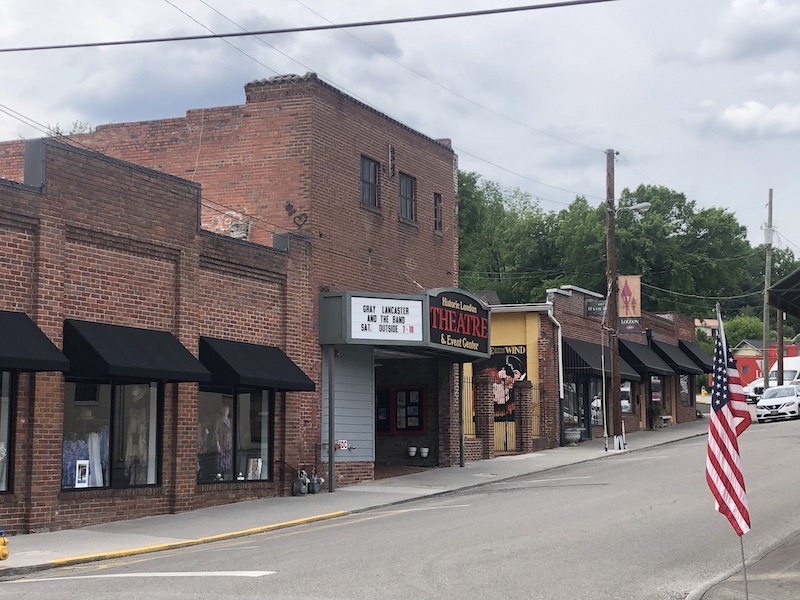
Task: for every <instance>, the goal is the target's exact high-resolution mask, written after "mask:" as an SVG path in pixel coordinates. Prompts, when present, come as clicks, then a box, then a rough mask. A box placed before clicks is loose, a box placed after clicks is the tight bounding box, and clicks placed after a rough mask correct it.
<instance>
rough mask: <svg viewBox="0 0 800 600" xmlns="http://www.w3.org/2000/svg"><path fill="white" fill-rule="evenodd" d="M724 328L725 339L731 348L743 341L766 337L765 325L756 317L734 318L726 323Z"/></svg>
mask: <svg viewBox="0 0 800 600" xmlns="http://www.w3.org/2000/svg"><path fill="white" fill-rule="evenodd" d="M724 327H725V339H726V340H727V341H728V346H730V347H731V348H733V347H735V346H737V345H738V344H739V343H740V342H741V341H742V340H753V339H757V340H758V339H762V338H763V337H764V324H763V322H762V321H761V319H758V318H756V317H734V318H733V319H731V320H730V321H725V323H724Z"/></svg>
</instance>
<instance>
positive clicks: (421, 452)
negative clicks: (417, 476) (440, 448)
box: [419, 448, 430, 458]
mask: <svg viewBox="0 0 800 600" xmlns="http://www.w3.org/2000/svg"><path fill="white" fill-rule="evenodd" d="M428 450H430V448H420V449H419V455H420V456H421V457H422V458H428Z"/></svg>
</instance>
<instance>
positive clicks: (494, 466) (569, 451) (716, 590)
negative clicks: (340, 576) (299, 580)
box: [0, 419, 800, 600]
mask: <svg viewBox="0 0 800 600" xmlns="http://www.w3.org/2000/svg"><path fill="white" fill-rule="evenodd" d="M707 428H708V420H707V419H700V420H697V421H693V422H691V423H683V424H680V425H673V426H671V427H665V428H662V429H656V430H653V431H637V432H633V433H631V434H629V435H628V436H627V438H626V441H627V450H609V451H605V450H604V444H603V440H602V439H600V440H592V441H589V442H584V443H581V444H579V445H577V446H567V447H563V448H555V449H552V450H545V451H541V452H533V453H530V454H519V455H512V456H503V457H498V458H494V459H491V460H482V461H477V462H472V463H467V464H466V466H464V467H447V468H438V469H429V470H426V471H424V472H420V473H414V474H411V475H404V476H401V477H394V478H389V479H381V480H378V481H370V482H366V483H361V484H358V485H352V486H347V487H343V488H340V489H337V490H336V491H335V492H333V493H329V492H327V491H321V492H320V493H318V494H307V495H304V496H293V497H285V498H265V499H263V500H253V501H250V502H240V503H237V504H228V505H225V506H216V507H211V508H204V509H199V510H195V511H191V512H186V513H180V514H175V515H159V516H155V517H145V518H140V519H131V520H128V521H117V522H113V523H107V524H103V525H92V526H90V527H83V528H80V529H70V530H65V531H53V532H48V533H36V534H28V535H17V536H14V537H11V538H10V541H9V550H10V557H9V558H8V560H6V561H4V562H2V563H0V580H2V579H5V578H9V577H17V576H20V575H24V574H26V573H31V572H34V571H41V570H45V569H50V568H54V567H58V566H64V565H70V564H78V563H84V562H90V561H96V560H102V559H107V558H114V557H120V556H131V555H134V554H143V553H146V552H157V551H160V550H166V549H170V548H178V547H183V546H191V545H196V544H201V543H206V542H211V541H216V540H222V539H228V538H234V537H241V536H245V535H252V534H254V533H261V532H265V531H270V530H275V529H281V528H285V527H291V526H294V525H299V524H303V523H311V522H314V521H321V520H325V519H331V518H336V517H340V516H344V515H348V514H352V513H358V512H363V511H367V510H370V509H375V508H380V507H385V506H389V505H393V504H398V503H402V502H407V501H410V500H414V499H418V498H424V497H429V496H435V495H438V494H446V493H448V492H453V491H456V490H463V489H468V488H473V487H478V486H482V485H486V484H489V483H493V482H497V481H503V480H506V479H513V478H516V477H522V476H526V475H531V474H536V473H541V472H544V471H548V470H551V469H556V468H559V467H564V466H567V465H573V464H577V463H581V462H586V461H591V460H598V459H603V458H605V457H608V456H614V455H616V454H619V453H620V452H633V451H636V450H641V449H645V448H650V447H653V446H658V445H661V444H667V443H670V442H674V441H677V440H681V439H686V438H690V437H695V436H705V435H706V433H707ZM798 556H800V535H797V534H796V535H794V536H792V537H790V538H788V539H787V540H786V541H785V543H784V544H782V545H779V546H778V547H776V548H775V549H773V550H772V551H771V552H768V553H766V554H765V555H764V556H763V557H762V558H760V559H759V560H757V561H755V562H754V564H753V565H752V566H748V570H747V574H748V581H749V582H750V584H749V589H750V592H751V594H753V598H771V599H775V600H779V599H781V598H797V597H798V593H797V589H798V588H797V585H796V584H797V583H798V581H799V580H798V577H800V566H798V564H797V561H798V559H797V558H796V557H798ZM737 577H738V583H737ZM713 583H714V585H713V587H712V588H711V589H710V590H708V591H706V589H703V590H695V591H693V592H692V594H691V595H690V596H689V598H690V599H695V600H699V599H700V598H703V600H726V599H732V598H744V586H743V583H742V577H741V574H739V573H738V572H736V573H730V574H727V575H726V576H725V577H723V578H721V579H720V580H719V581H717V582H713ZM792 583H794V584H795V585H791V584H792ZM738 590H741V591H742V594H741V595H736V593H737V591H738Z"/></svg>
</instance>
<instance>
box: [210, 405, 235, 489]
mask: <svg viewBox="0 0 800 600" xmlns="http://www.w3.org/2000/svg"><path fill="white" fill-rule="evenodd" d="M230 413H231V408H230V406H226V405H223V406H222V414H220V416H219V418H218V419H217V422H216V424H215V426H214V439H215V440H216V444H217V473H221V474H223V476H224V474H225V473H227V472H228V471H230V469H231V467H232V466H233V435H232V433H231V418H230Z"/></svg>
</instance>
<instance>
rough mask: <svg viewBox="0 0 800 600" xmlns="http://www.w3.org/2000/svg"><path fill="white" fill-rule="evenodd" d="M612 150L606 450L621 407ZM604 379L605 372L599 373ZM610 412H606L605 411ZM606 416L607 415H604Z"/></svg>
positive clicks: (609, 158) (609, 159) (642, 206)
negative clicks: (608, 386) (608, 382)
mask: <svg viewBox="0 0 800 600" xmlns="http://www.w3.org/2000/svg"><path fill="white" fill-rule="evenodd" d="M615 155H616V152H615V151H614V150H606V172H607V181H606V184H607V185H606V187H607V191H608V195H607V199H606V284H607V289H608V298H607V299H606V315H607V317H608V335H609V344H608V347H609V351H610V354H611V369H610V373H609V375H610V380H611V394H610V402H609V404H610V406H608V407H605V408H606V410H604V411H603V424H604V426H603V430H604V438H605V442H606V449H608V434H609V431H608V422H609V421H610V422H611V435H613V436H614V447H615V448H616V447H617V436H619V435H622V405H621V401H620V392H619V388H620V384H621V380H620V376H619V338H618V335H617V334H618V332H617V329H618V327H619V310H618V307H617V294H618V285H617V247H616V244H617V210H618V209H617V207H616V205H615V201H614V156H615ZM650 206H651V204H650V203H649V202H639V203H638V204H632V205H631V206H625V207H622V208H624V210H632V211H636V212H645V211H646V210H648V209H649V208H650ZM603 379H604V380H605V373H603ZM608 409H610V410H608ZM607 413H610V414H607Z"/></svg>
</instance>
